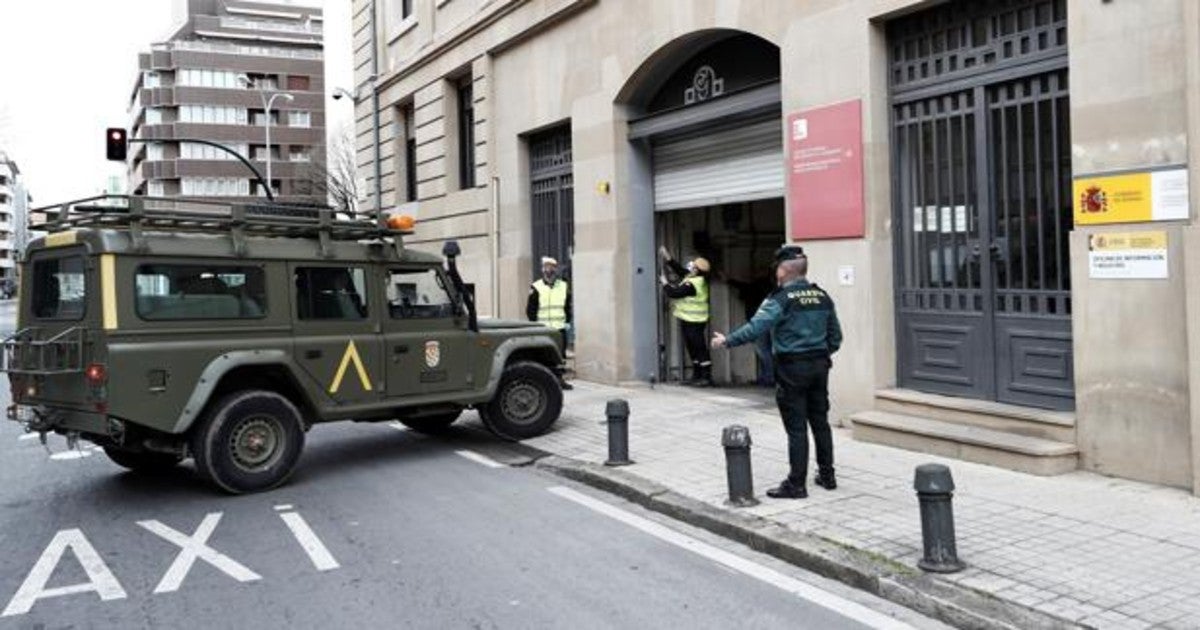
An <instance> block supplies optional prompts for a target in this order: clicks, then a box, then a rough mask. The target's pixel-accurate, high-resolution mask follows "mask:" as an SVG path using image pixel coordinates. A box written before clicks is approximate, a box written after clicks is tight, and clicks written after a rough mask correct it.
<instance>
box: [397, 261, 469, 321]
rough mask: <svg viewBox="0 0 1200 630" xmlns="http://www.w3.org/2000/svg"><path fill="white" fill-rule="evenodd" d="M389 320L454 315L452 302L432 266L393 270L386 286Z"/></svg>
mask: <svg viewBox="0 0 1200 630" xmlns="http://www.w3.org/2000/svg"><path fill="white" fill-rule="evenodd" d="M387 300H388V311H389V312H390V313H391V316H392V318H393V319H436V318H442V317H453V316H454V301H453V300H451V299H450V293H449V292H448V291H446V285H445V283H444V282H443V280H442V276H441V275H440V274H438V272H437V270H436V269H415V270H414V269H408V270H405V269H394V270H392V272H391V274H389V278H388V285H387Z"/></svg>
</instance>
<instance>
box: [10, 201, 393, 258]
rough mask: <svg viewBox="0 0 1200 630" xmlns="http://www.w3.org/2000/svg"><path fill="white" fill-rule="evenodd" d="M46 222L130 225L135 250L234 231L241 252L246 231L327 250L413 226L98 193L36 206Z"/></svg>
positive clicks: (56, 226)
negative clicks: (148, 237) (156, 235)
mask: <svg viewBox="0 0 1200 630" xmlns="http://www.w3.org/2000/svg"><path fill="white" fill-rule="evenodd" d="M31 213H42V214H45V216H46V222H45V223H40V224H32V225H30V226H29V227H30V229H33V230H45V231H46V232H62V231H65V230H72V229H76V228H84V227H87V228H101V229H105V228H106V229H125V230H129V233H130V237H131V238H132V239H133V245H134V247H135V248H136V249H144V247H145V235H144V233H145V232H146V231H169V232H197V233H209V234H214V233H215V234H229V235H230V236H231V237H232V238H233V240H234V248H235V250H236V253H237V254H238V255H243V254H244V253H245V237H246V236H266V237H286V238H307V239H317V240H318V241H319V242H320V245H321V252H322V254H323V255H329V253H330V250H329V248H330V243H331V241H335V240H336V241H364V240H382V241H387V240H390V241H391V242H393V243H394V244H395V246H396V247H397V249H401V248H403V237H404V236H405V235H407V234H412V230H397V229H392V228H389V227H387V226H386V225H381V224H380V223H379V222H377V221H375V220H373V219H370V220H366V219H356V218H351V219H344V218H338V216H337V214H338V213H337V212H336V211H335V210H334V209H333V208H330V207H328V206H315V205H301V204H283V203H271V204H267V203H232V202H228V201H213V200H208V199H187V198H162V197H145V196H141V195H98V196H95V197H88V198H85V199H78V200H75V201H68V202H66V203H59V204H54V205H51V206H42V207H40V208H34V209H33V210H31Z"/></svg>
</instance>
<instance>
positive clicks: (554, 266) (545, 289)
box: [525, 256, 573, 389]
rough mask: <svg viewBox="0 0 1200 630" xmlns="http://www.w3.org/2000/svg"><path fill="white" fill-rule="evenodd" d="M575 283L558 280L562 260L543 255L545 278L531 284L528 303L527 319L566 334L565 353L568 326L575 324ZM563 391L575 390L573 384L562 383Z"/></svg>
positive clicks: (526, 303)
mask: <svg viewBox="0 0 1200 630" xmlns="http://www.w3.org/2000/svg"><path fill="white" fill-rule="evenodd" d="M571 315H572V312H571V284H570V283H569V282H567V281H566V280H565V279H563V278H559V277H558V261H557V260H555V259H553V258H551V257H549V256H542V277H541V278H538V279H537V281H536V282H534V283H533V284H531V285H529V298H528V299H526V300H525V316H526V317H528V318H529V321H531V322H539V323H542V324H545V325H547V326H549V327H550V328H553V329H555V330H557V331H558V333H559V334H560V335H562V348H563V353H564V354H565V353H566V351H567V326H569V325H570V324H571V319H572V318H571ZM562 385H563V389H573V387H571V384H570V383H567V382H566V381H563V382H562Z"/></svg>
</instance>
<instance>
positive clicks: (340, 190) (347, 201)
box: [298, 135, 358, 218]
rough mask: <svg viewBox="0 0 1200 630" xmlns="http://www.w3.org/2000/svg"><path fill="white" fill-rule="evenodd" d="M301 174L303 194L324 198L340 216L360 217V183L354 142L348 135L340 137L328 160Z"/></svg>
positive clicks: (308, 167) (300, 186) (300, 184)
mask: <svg viewBox="0 0 1200 630" xmlns="http://www.w3.org/2000/svg"><path fill="white" fill-rule="evenodd" d="M318 157H319V156H314V160H313V161H312V162H310V163H309V164H308V165H307V167H306V168H305V169H304V170H303V171H302V172H301V173H300V176H299V177H300V179H299V181H298V187H299V192H300V194H303V195H309V196H311V197H313V198H316V199H324V200H326V201H327V203H328V204H329V205H330V206H332V207H333V209H334V210H336V211H337V212H338V213H339V214H346V215H349V216H350V217H352V218H353V217H357V216H358V180H357V178H356V177H355V168H354V166H355V165H354V141H353V140H352V139H351V138H350V137H349V136H348V135H341V136H338V138H337V140H335V141H334V142H333V143H332V144H331V145H330V146H329V150H328V156H327V158H326V160H325V161H321V160H320V159H316V158H318Z"/></svg>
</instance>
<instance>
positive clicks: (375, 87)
mask: <svg viewBox="0 0 1200 630" xmlns="http://www.w3.org/2000/svg"><path fill="white" fill-rule="evenodd" d="M377 8H378V7H377V6H376V0H371V76H372V77H373V80H372V81H371V119H372V121H373V125H372V126H373V127H374V131H375V133H374V142H375V220H376V221H378V222H379V225H380V227H384V226H385V225H386V223H387V220H386V219H384V217H383V182H381V181H380V178H381V176H380V171H381V168H380V165H379V162H380V159H379V28H378V24H377V23H376V13H377V11H376V10H377Z"/></svg>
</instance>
